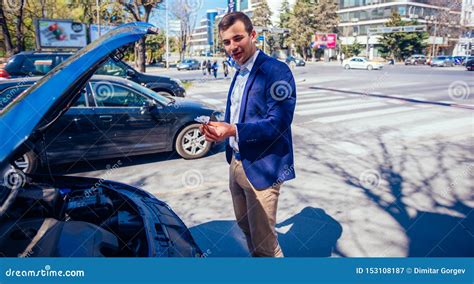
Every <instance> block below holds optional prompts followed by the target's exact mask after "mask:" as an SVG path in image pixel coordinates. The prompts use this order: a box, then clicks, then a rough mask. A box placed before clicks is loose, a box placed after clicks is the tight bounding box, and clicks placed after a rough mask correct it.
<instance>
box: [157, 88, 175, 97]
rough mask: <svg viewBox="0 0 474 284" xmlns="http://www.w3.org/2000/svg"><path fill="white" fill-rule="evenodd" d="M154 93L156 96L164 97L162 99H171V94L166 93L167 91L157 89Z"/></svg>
mask: <svg viewBox="0 0 474 284" xmlns="http://www.w3.org/2000/svg"><path fill="white" fill-rule="evenodd" d="M153 91H154V92H155V93H157V94H158V95H161V96H164V97H173V96H174V95H173V93H172V92H170V91H168V90H161V89H158V90H153Z"/></svg>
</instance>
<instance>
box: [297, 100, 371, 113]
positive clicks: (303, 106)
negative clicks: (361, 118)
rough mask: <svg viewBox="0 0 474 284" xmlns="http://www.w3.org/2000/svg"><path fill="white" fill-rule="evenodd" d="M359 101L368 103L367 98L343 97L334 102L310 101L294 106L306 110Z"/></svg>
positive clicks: (353, 103)
mask: <svg viewBox="0 0 474 284" xmlns="http://www.w3.org/2000/svg"><path fill="white" fill-rule="evenodd" d="M373 101H374V100H371V102H373ZM360 103H362V104H364V103H368V101H367V100H363V99H359V98H358V99H344V100H338V101H335V102H322V103H312V104H304V105H299V106H296V109H297V110H302V111H303V110H307V109H314V108H318V109H322V108H327V107H335V106H342V105H351V106H354V105H359V104H360Z"/></svg>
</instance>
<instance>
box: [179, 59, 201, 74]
mask: <svg viewBox="0 0 474 284" xmlns="http://www.w3.org/2000/svg"><path fill="white" fill-rule="evenodd" d="M176 68H177V69H178V71H181V70H199V69H200V68H201V63H200V62H199V61H198V60H196V59H184V60H183V61H181V62H180V63H178V65H176Z"/></svg>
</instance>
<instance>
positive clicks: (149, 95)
mask: <svg viewBox="0 0 474 284" xmlns="http://www.w3.org/2000/svg"><path fill="white" fill-rule="evenodd" d="M40 78H41V77H30V78H21V79H12V80H7V81H6V82H3V83H1V82H0V100H1V99H2V98H4V97H10V99H12V98H14V97H16V96H18V95H20V94H21V93H22V92H23V91H25V90H27V89H28V88H29V87H30V86H32V85H33V84H34V83H36V82H37V81H38V80H39V79H40ZM81 92H82V94H81V95H80V97H79V98H78V99H77V101H76V102H75V103H74V104H73V106H72V107H71V108H70V109H69V110H68V111H67V112H66V113H64V115H63V116H61V118H59V119H58V120H57V122H56V123H55V125H54V126H51V127H50V128H49V129H48V131H46V132H45V133H44V135H45V137H44V141H42V142H41V143H38V144H37V145H36V146H35V149H34V150H33V151H30V152H27V153H25V154H24V155H23V156H22V157H20V158H19V159H18V160H17V161H16V164H17V166H18V167H19V168H21V169H22V170H24V171H25V172H34V171H35V170H36V168H37V167H38V166H40V165H45V164H46V163H47V162H48V163H50V164H55V163H67V162H73V161H76V160H78V159H85V160H96V159H105V158H116V157H122V156H123V155H124V153H127V155H140V154H151V153H159V152H167V151H173V150H175V151H176V152H177V153H178V154H179V155H180V156H181V157H183V158H185V159H197V158H201V157H203V156H205V155H206V154H207V153H208V152H209V150H210V149H211V146H212V144H211V143H210V142H207V141H206V140H205V138H204V135H203V134H201V133H200V132H199V124H197V123H195V122H194V118H196V117H198V116H201V115H205V116H210V117H213V118H214V119H215V120H221V121H222V120H223V114H222V113H221V112H219V111H217V110H215V109H213V108H212V107H210V106H207V105H204V104H202V103H198V102H196V101H192V100H190V99H184V98H172V97H168V96H162V95H160V94H157V93H155V92H153V91H151V90H150V89H148V88H145V87H143V86H141V85H139V84H137V83H135V82H133V81H130V80H126V79H123V78H120V77H115V76H104V75H94V76H93V77H92V78H91V79H90V80H89V82H88V83H87V84H86V85H85V87H84V89H83V90H82V91H81ZM91 138H92V139H91Z"/></svg>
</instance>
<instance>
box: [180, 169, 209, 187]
mask: <svg viewBox="0 0 474 284" xmlns="http://www.w3.org/2000/svg"><path fill="white" fill-rule="evenodd" d="M203 180H204V177H203V176H202V174H201V172H200V171H198V170H189V171H186V172H185V173H184V174H183V176H182V178H181V182H182V183H183V185H184V187H186V188H189V189H193V188H196V187H198V186H200V185H201V184H202V183H203Z"/></svg>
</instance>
